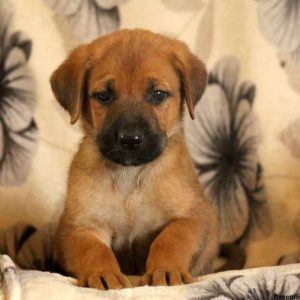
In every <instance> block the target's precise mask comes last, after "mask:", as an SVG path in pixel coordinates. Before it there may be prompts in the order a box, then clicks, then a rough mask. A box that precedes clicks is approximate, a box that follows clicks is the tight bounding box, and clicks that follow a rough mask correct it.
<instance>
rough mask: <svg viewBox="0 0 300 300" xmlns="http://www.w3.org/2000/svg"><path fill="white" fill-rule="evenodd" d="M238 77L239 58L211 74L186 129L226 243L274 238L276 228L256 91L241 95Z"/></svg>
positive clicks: (247, 87) (245, 89) (244, 88)
mask: <svg viewBox="0 0 300 300" xmlns="http://www.w3.org/2000/svg"><path fill="white" fill-rule="evenodd" d="M238 74H239V64H238V61H237V60H236V59H235V58H233V57H225V58H223V59H221V60H220V61H219V62H218V63H217V64H216V65H215V67H214V68H213V70H212V71H211V72H210V74H209V79H208V86H207V89H206V92H205V95H204V97H203V99H202V100H201V101H200V102H199V103H198V104H197V106H196V112H195V115H196V119H195V121H191V120H190V119H188V118H186V123H185V125H186V126H185V133H186V139H187V142H188V146H189V149H190V153H191V156H192V158H193V159H194V161H195V165H196V168H197V171H198V174H199V180H200V182H201V183H202V184H203V186H204V188H205V191H206V193H207V195H208V197H209V199H211V201H212V202H213V203H214V205H215V206H216V207H217V210H218V213H219V219H220V223H221V240H222V241H223V242H232V241H235V240H237V239H239V238H241V237H245V236H246V235H248V233H250V232H252V233H255V232H256V233H258V232H260V233H261V232H263V233H269V232H270V226H269V225H268V224H270V222H271V221H270V218H269V213H268V207H267V199H266V196H265V191H264V185H263V182H262V167H261V165H260V163H259V162H258V157H257V146H258V141H259V135H258V130H257V122H256V119H255V117H254V115H253V113H252V105H253V101H254V98H255V86H254V85H253V84H252V83H250V82H243V83H242V84H241V85H240V86H239V89H238V91H237V92H236V85H237V79H238ZM255 229H259V230H255Z"/></svg>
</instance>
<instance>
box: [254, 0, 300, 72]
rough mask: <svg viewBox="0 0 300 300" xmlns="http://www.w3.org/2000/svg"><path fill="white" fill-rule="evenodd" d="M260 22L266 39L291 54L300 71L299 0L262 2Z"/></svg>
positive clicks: (260, 3)
mask: <svg viewBox="0 0 300 300" xmlns="http://www.w3.org/2000/svg"><path fill="white" fill-rule="evenodd" d="M258 21H259V26H260V29H261V31H262V33H263V35H264V36H265V38H266V39H267V40H268V41H270V42H271V43H272V44H273V45H275V46H276V47H278V48H279V49H280V50H281V51H283V52H287V53H289V55H290V57H291V59H292V60H293V62H294V64H296V65H297V67H298V68H299V69H300V35H299V28H300V2H299V0H289V1H282V0H260V1H259V2H258Z"/></svg>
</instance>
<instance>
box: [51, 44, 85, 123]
mask: <svg viewBox="0 0 300 300" xmlns="http://www.w3.org/2000/svg"><path fill="white" fill-rule="evenodd" d="M87 70H88V50H87V45H82V46H79V47H78V48H76V49H75V50H73V52H72V53H71V54H70V56H69V57H68V58H67V59H66V60H65V61H64V62H63V64H62V65H60V66H59V67H58V69H57V70H56V71H55V72H54V73H53V74H52V76H51V79H50V82H51V87H52V91H53V93H54V95H55V97H56V99H57V101H58V102H59V103H60V104H61V106H62V107H63V108H64V109H65V110H67V111H68V112H69V113H70V116H71V124H74V123H75V122H76V121H77V120H78V118H79V116H80V113H81V108H82V103H83V98H84V96H85V82H86V74H87Z"/></svg>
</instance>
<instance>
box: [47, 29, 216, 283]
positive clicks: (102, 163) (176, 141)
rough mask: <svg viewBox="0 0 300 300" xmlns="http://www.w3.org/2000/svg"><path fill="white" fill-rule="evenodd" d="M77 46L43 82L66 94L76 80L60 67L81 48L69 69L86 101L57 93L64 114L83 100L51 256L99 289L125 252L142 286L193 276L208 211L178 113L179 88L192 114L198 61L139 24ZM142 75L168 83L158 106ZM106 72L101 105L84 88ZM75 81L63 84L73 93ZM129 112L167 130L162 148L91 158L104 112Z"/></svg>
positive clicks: (205, 260) (116, 273) (120, 267)
mask: <svg viewBox="0 0 300 300" xmlns="http://www.w3.org/2000/svg"><path fill="white" fill-rule="evenodd" d="M129 45H130V47H129ZM82 47H83V46H81V48H80V49H79V50H78V49H77V50H75V52H73V53H72V54H71V56H70V58H69V59H68V60H67V61H66V62H65V63H64V64H63V65H62V66H61V67H60V68H59V69H58V70H57V71H56V72H55V73H54V75H53V76H52V79H51V81H52V87H53V89H54V93H55V95H56V97H57V99H58V101H60V102H61V101H62V99H61V97H62V96H60V93H66V92H65V91H64V89H63V86H59V85H60V84H62V85H64V84H67V83H68V84H69V85H72V84H73V83H74V82H75V85H76V84H78V81H76V80H75V81H73V83H71V82H68V74H70V69H69V68H74V65H76V63H75V62H73V60H74V59H76V57H78V55H79V54H78V53H76V51H77V52H78V51H79V52H82V51H85V52H86V53H88V56H87V57H86V59H85V61H84V65H83V66H82V69H81V70H80V71H78V70H77V69H76V68H75V69H74V72H80V73H81V74H82V72H84V70H83V69H84V68H87V69H88V70H87V71H86V72H89V74H88V80H87V83H85V85H86V87H85V88H86V89H87V90H86V94H87V95H88V97H87V99H83V100H82V99H81V100H76V99H77V98H78V97H77V98H76V97H75V99H74V97H73V99H69V100H67V99H68V95H67V94H65V95H63V101H64V102H63V103H64V107H65V108H66V109H68V110H69V111H70V113H71V116H72V121H74V120H75V119H76V117H77V116H76V115H75V116H74V107H77V106H78V105H80V106H82V108H81V109H82V111H83V112H82V120H83V128H84V130H85V132H86V135H85V137H84V139H83V141H82V143H81V145H80V147H79V150H78V152H77V154H76V155H75V157H74V160H73V163H72V166H71V169H70V173H69V183H68V196H67V199H66V203H65V209H64V212H63V215H62V217H61V221H60V225H59V228H58V234H57V249H58V254H59V258H60V261H61V263H62V264H63V266H64V267H65V268H66V270H67V271H69V272H70V273H72V274H74V275H75V276H76V277H77V278H78V279H79V284H80V285H82V286H90V287H94V288H99V289H104V288H121V287H126V286H128V285H129V282H128V280H127V279H126V277H125V276H124V275H123V273H122V272H125V273H126V274H132V273H134V270H131V269H130V264H129V260H130V259H134V260H135V261H136V262H137V264H138V265H140V266H141V268H140V271H141V272H143V273H144V276H143V277H142V280H141V283H142V284H152V285H166V284H169V285H175V284H180V283H187V282H190V281H191V280H192V278H191V275H190V272H191V274H192V275H200V274H203V273H205V272H208V271H209V269H210V266H211V263H212V260H213V258H214V257H215V256H216V254H217V251H218V223H217V218H216V214H215V211H214V209H213V208H212V206H211V205H210V204H209V202H208V201H207V200H206V199H205V197H204V195H203V191H202V189H201V187H200V185H199V183H198V179H197V176H196V174H195V170H194V166H193V163H192V161H191V159H190V157H189V155H188V151H187V149H186V145H185V143H184V138H183V133H182V128H181V117H180V115H181V112H180V102H181V100H180V96H181V95H180V90H182V91H183V92H184V96H185V99H186V101H187V102H188V107H189V110H190V114H191V116H192V115H193V106H194V105H195V103H196V100H197V99H196V98H195V97H200V95H201V93H202V92H203V89H204V85H205V76H206V75H205V69H204V67H203V64H202V63H201V62H200V61H199V60H198V59H196V57H194V56H193V55H192V54H191V53H190V52H189V51H188V50H187V48H186V47H185V46H184V45H183V44H182V43H180V42H178V41H175V40H171V39H167V38H164V37H162V36H159V35H155V34H152V33H150V32H147V31H142V30H135V31H126V30H125V31H120V32H116V33H114V34H112V35H109V36H107V37H104V38H100V39H98V40H96V41H95V42H93V43H92V44H90V45H88V46H84V48H82ZM82 49H84V50H82ZM158 49H159V50H160V51H158ZM79 56H80V55H79ZM80 57H81V56H80ZM174 59H175V61H174ZM179 60H180V66H179V68H183V69H184V70H181V71H182V72H181V71H180V72H181V74H182V76H183V77H184V78H183V79H182V80H179V79H178V74H177V73H176V71H175V70H174V67H175V66H176V65H177V64H178V61H179ZM191 62H192V63H193V64H191ZM177 67H178V66H177ZM66 69H68V72H67V71H66ZM63 74H66V75H65V76H67V77H64V75H63ZM143 75H145V78H146V77H147V76H148V77H149V76H151V77H153V78H157V79H158V80H157V81H159V86H167V88H168V89H169V90H171V91H172V99H170V100H168V101H166V103H164V104H163V105H162V106H160V107H153V106H151V104H149V103H146V101H145V100H144V99H143V96H142V95H143V93H144V90H145V88H146V86H145V81H144V77H143ZM146 75H147V76H146ZM72 76H74V75H72ZM80 76H81V80H83V79H82V75H80ZM63 77H64V78H63ZM148 77H147V78H148ZM58 78H59V80H60V83H59V82H57V80H58ZM62 78H63V79H62ZM110 78H114V80H115V82H116V85H117V87H116V88H117V90H118V91H119V93H120V95H119V98H118V101H116V104H114V106H112V107H110V108H108V107H104V106H101V105H100V104H99V103H97V102H96V101H94V100H93V99H92V96H91V95H92V94H93V92H95V91H98V90H101V87H102V86H103V84H104V82H105V80H107V79H110ZM197 80H198V83H199V84H198V85H199V86H198V85H197ZM191 81H192V82H191ZM82 84H83V85H84V83H82ZM182 84H183V87H181V85H182ZM80 88H81V89H82V88H83V87H82V86H81V87H76V86H75V87H72V88H71V87H69V89H72V92H73V93H74V91H76V90H78V89H80ZM186 93H188V95H187V94H186ZM68 101H70V102H68ZM72 101H77V102H76V103H77V104H76V103H74V102H72ZM78 101H79V102H78ZM80 101H81V102H80ZM68 106H69V107H70V108H68ZM136 109H140V110H142V111H143V112H144V114H145V115H146V116H147V114H148V115H149V119H150V118H152V117H153V116H154V117H155V118H157V119H158V120H159V124H160V127H161V128H163V130H164V131H165V132H166V134H167V137H168V140H167V145H166V147H165V149H164V151H163V153H162V154H161V155H160V156H159V157H158V158H157V159H156V160H154V161H152V162H150V163H148V164H146V165H141V166H138V167H128V166H127V167H124V166H122V165H117V164H114V163H112V162H110V161H108V160H106V159H105V158H103V157H102V156H101V155H100V153H99V150H98V148H97V146H96V142H95V136H96V134H97V132H99V130H101V129H102V127H103V124H104V123H103V122H104V120H105V116H109V120H112V121H113V119H114V116H115V115H116V114H117V112H118V111H121V112H123V111H130V110H136ZM75 112H77V110H76V109H75ZM72 114H73V115H72ZM132 256H135V257H132ZM100 279H101V280H100Z"/></svg>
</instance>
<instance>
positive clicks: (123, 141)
mask: <svg viewBox="0 0 300 300" xmlns="http://www.w3.org/2000/svg"><path fill="white" fill-rule="evenodd" d="M118 142H119V145H120V146H121V148H123V149H126V150H135V149H137V148H139V147H140V146H141V144H142V142H143V137H142V135H141V134H138V133H129V132H128V133H126V132H120V133H119V135H118Z"/></svg>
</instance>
